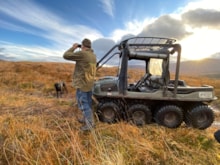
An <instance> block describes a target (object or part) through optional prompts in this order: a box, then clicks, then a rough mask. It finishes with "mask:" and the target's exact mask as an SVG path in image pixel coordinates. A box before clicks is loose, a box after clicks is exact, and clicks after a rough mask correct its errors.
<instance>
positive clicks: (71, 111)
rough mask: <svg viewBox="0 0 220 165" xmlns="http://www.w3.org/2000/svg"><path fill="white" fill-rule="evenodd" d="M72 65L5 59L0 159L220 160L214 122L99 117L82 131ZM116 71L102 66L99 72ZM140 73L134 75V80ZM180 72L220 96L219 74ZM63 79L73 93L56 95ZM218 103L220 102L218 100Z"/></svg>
mask: <svg viewBox="0 0 220 165" xmlns="http://www.w3.org/2000/svg"><path fill="white" fill-rule="evenodd" d="M72 69H73V65H72V64H64V63H31V62H16V63H14V62H0V87H1V90H0V114H1V115H0V130H1V131H0V164H62V165H63V164H91V165H93V164H94V165H95V164H118V165H123V164H167V165H172V164H187V165H188V164H201V165H206V164H220V154H219V152H218V151H219V149H220V144H218V143H217V142H216V141H215V140H214V138H213V132H215V131H216V130H217V129H218V128H215V127H210V128H208V129H206V130H202V131H201V130H196V129H192V128H186V127H185V125H184V124H183V125H182V126H181V127H180V128H177V129H168V128H164V127H161V126H158V125H157V124H150V125H146V126H144V127H141V128H138V127H136V126H133V125H131V124H128V123H123V122H120V123H117V124H112V125H109V124H105V123H100V122H97V123H96V129H95V130H94V131H92V132H91V133H82V132H80V131H79V127H80V124H79V123H78V122H77V120H76V117H77V116H78V115H79V111H78V110H77V108H76V106H75V104H74V103H75V90H74V89H73V88H71V74H72ZM115 72H116V69H114V68H113V69H103V70H100V72H99V73H98V76H103V75H104V74H105V75H115ZM136 73H137V71H136V72H135V71H130V73H129V76H130V77H132V79H134V80H135V79H136V77H135V76H136V75H137V74H136ZM181 78H182V79H184V80H186V81H187V82H188V81H189V83H190V85H200V84H210V85H213V86H214V87H215V88H216V91H217V95H218V97H219V96H220V80H218V79H212V80H210V79H208V78H199V79H198V78H195V77H187V76H182V77H181ZM60 80H63V81H65V82H66V83H67V86H68V90H69V93H68V94H66V95H65V96H64V97H63V98H61V99H56V98H55V91H54V88H53V84H54V83H55V82H57V81H60ZM214 104H215V106H217V107H218V108H219V105H220V104H219V101H216V102H214Z"/></svg>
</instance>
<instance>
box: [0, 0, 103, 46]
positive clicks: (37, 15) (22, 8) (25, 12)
mask: <svg viewBox="0 0 220 165" xmlns="http://www.w3.org/2000/svg"><path fill="white" fill-rule="evenodd" d="M0 12H1V13H3V14H4V15H6V16H7V17H9V18H11V19H15V20H16V23H17V24H18V23H19V24H21V25H22V26H19V25H14V24H12V23H8V22H7V21H1V22H0V25H1V26H2V28H6V29H9V30H14V31H16V30H18V31H22V32H26V33H32V34H34V35H36V36H38V37H39V36H40V37H43V38H46V39H49V40H50V41H51V44H56V45H57V46H59V45H60V46H66V45H67V44H70V43H71V44H72V42H73V41H78V42H79V41H81V39H82V38H85V37H89V38H90V39H92V40H94V39H96V38H99V37H102V34H101V33H100V32H99V31H97V30H96V29H93V28H90V27H87V26H84V25H79V24H76V25H72V24H68V23H67V22H65V19H63V18H61V17H59V16H58V15H56V14H54V13H52V12H50V11H49V10H47V9H45V8H44V7H42V6H40V5H38V4H36V3H34V2H33V1H29V0H23V1H22V3H20V2H19V1H2V2H1V5H0ZM5 25H10V26H5ZM24 25H25V27H24ZM88 34H89V35H88Z"/></svg>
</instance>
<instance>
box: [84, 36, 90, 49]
mask: <svg viewBox="0 0 220 165" xmlns="http://www.w3.org/2000/svg"><path fill="white" fill-rule="evenodd" d="M82 45H83V46H85V47H87V48H91V45H92V44H91V41H90V40H89V39H87V38H85V39H84V40H83V41H82Z"/></svg>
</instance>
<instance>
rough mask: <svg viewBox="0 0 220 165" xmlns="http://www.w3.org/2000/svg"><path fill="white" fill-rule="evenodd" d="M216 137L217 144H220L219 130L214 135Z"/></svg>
mask: <svg viewBox="0 0 220 165" xmlns="http://www.w3.org/2000/svg"><path fill="white" fill-rule="evenodd" d="M214 137H215V140H217V142H219V143H220V130H217V131H216V132H215V133H214Z"/></svg>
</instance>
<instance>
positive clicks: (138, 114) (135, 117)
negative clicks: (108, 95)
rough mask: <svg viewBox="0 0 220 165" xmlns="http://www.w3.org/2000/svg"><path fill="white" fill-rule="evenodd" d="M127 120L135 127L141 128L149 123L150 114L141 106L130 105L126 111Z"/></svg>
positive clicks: (146, 108) (145, 107)
mask: <svg viewBox="0 0 220 165" xmlns="http://www.w3.org/2000/svg"><path fill="white" fill-rule="evenodd" d="M128 117H129V120H131V121H132V123H133V124H135V125H137V126H142V125H145V124H149V123H151V120H152V114H151V111H150V109H149V108H148V107H147V106H146V105H143V104H135V105H132V106H131V107H130V108H129V109H128Z"/></svg>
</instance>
